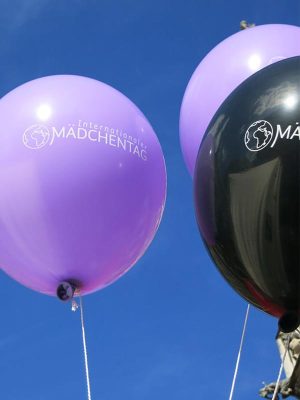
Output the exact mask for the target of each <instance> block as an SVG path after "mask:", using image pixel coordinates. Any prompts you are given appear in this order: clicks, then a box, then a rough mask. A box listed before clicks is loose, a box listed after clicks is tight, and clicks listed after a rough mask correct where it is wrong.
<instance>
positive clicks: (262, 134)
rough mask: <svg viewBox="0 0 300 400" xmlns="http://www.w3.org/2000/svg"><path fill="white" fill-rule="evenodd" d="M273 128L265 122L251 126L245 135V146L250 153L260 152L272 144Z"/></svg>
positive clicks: (261, 121)
mask: <svg viewBox="0 0 300 400" xmlns="http://www.w3.org/2000/svg"><path fill="white" fill-rule="evenodd" d="M272 137H273V127H272V125H271V124H270V122H268V121H265V120H260V121H256V122H254V123H253V124H251V125H250V126H249V128H248V129H247V132H246V134H245V138H244V140H245V145H246V147H247V149H248V150H250V151H260V150H262V149H264V148H265V147H266V146H268V144H269V143H270V142H271V140H272Z"/></svg>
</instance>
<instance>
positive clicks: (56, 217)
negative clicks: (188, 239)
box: [0, 75, 166, 295]
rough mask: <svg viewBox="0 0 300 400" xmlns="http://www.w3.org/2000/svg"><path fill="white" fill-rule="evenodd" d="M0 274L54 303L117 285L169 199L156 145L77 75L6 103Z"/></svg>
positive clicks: (1, 138)
mask: <svg viewBox="0 0 300 400" xmlns="http://www.w3.org/2000/svg"><path fill="white" fill-rule="evenodd" d="M0 119H1V131H0V186H1V193H0V265H1V267H2V269H3V270H4V271H5V272H6V273H7V274H9V275H10V276H11V277H12V278H14V279H16V280H17V281H19V282H20V283H22V284H23V285H25V286H27V287H29V288H31V289H34V290H37V291H39V292H42V293H45V294H49V295H55V294H56V289H57V287H58V285H59V284H60V283H61V282H63V281H67V282H72V283H75V285H77V286H78V287H80V290H81V293H82V294H86V293H90V292H93V291H95V290H98V289H101V288H103V287H104V286H106V285H108V284H110V283H112V282H113V281H115V280H116V279H118V278H119V277H120V276H121V275H123V274H124V273H125V272H126V271H127V270H128V269H129V268H131V267H132V266H133V265H134V264H135V263H136V261H137V260H138V259H139V258H140V257H141V256H142V255H143V253H144V252H145V250H146V249H147V247H148V246H149V244H150V243H151V241H152V239H153V237H154V235H155V233H156V230H157V229H158V226H159V223H160V220H161V217H162V213H163V209H164V204H165V197H166V170H165V163H164V157H163V153H162V150H161V147H160V144H159V141H158V139H157V137H156V135H155V133H154V131H153V129H152V127H151V126H150V124H149V122H148V121H147V119H146V118H145V116H144V115H143V114H142V112H141V111H140V110H139V109H138V108H137V107H136V106H135V105H134V104H133V103H132V102H131V101H130V100H129V99H128V98H127V97H125V96H124V95H123V94H121V93H120V92H118V91H117V90H115V89H113V88H112V87H110V86H108V85H106V84H104V83H101V82H98V81H96V80H94V79H89V78H85V77H80V76H69V75H58V76H49V77H45V78H41V79H36V80H34V81H31V82H28V83H26V84H24V85H22V86H20V87H18V88H17V89H15V90H13V91H11V92H10V93H8V94H7V95H6V96H5V97H3V98H2V99H1V100H0Z"/></svg>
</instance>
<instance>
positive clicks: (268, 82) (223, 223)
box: [195, 57, 300, 329]
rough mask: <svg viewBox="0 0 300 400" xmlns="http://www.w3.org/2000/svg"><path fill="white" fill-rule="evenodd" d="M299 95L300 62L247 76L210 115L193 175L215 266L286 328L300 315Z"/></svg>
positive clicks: (295, 59) (284, 63)
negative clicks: (211, 115) (209, 121)
mask: <svg viewBox="0 0 300 400" xmlns="http://www.w3.org/2000/svg"><path fill="white" fill-rule="evenodd" d="M299 94H300V57H293V58H289V59H286V60H283V61H279V62H278V63H275V64H273V65H271V66H269V67H267V68H264V69H262V70H261V71H259V72H257V73H256V74H254V75H253V76H251V77H250V78H248V79H247V80H246V81H245V82H244V83H242V84H241V85H240V86H239V87H238V88H237V89H236V90H235V91H234V92H233V93H232V94H231V95H230V96H229V97H228V98H227V99H226V101H225V102H224V103H223V105H222V106H221V107H220V108H219V110H218V112H217V114H216V115H215V117H214V118H213V120H212V122H211V124H210V126H209V128H208V130H207V133H206V136H205V137H204V139H203V142H202V145H201V147H200V151H199V155H198V158H197V164H196V171H195V207H196V215H197V221H198V225H199V228H200V231H201V233H202V236H203V239H204V241H205V243H206V245H207V247H208V250H209V252H210V254H211V256H212V258H213V260H214V261H215V263H216V265H217V267H218V268H219V270H220V271H221V273H222V274H223V276H224V277H225V279H227V281H228V282H229V283H230V284H231V285H232V286H233V287H234V288H235V289H236V290H237V292H238V293H239V294H241V295H242V296H243V297H244V298H245V299H247V300H248V301H249V302H251V303H252V304H254V305H255V306H257V307H259V308H261V309H263V310H264V311H266V312H268V313H270V314H272V315H275V316H277V317H281V316H283V318H282V324H283V325H286V326H288V325H289V324H292V321H295V320H296V321H299V315H300V258H299V257H300V252H299V243H300V214H299V211H300V184H299V182H300V125H299V123H300V102H299ZM220 122H221V123H220ZM208 171H210V172H209V173H208ZM289 326H290V325H289ZM286 329H289V328H286Z"/></svg>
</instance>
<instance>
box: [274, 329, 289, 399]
mask: <svg viewBox="0 0 300 400" xmlns="http://www.w3.org/2000/svg"><path fill="white" fill-rule="evenodd" d="M290 339H291V335H290V334H288V335H287V338H286V346H285V352H284V355H283V357H282V360H281V365H280V368H279V373H278V377H277V381H276V386H275V389H274V393H273V397H272V400H276V399H277V394H278V389H279V384H280V378H281V374H282V370H283V365H284V361H285V357H286V355H287V352H288V349H289V344H290Z"/></svg>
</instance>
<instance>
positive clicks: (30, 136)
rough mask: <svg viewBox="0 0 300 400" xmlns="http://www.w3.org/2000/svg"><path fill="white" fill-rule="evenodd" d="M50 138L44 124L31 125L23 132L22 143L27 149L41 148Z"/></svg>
mask: <svg viewBox="0 0 300 400" xmlns="http://www.w3.org/2000/svg"><path fill="white" fill-rule="evenodd" d="M49 138H50V132H49V129H48V128H47V127H46V126H44V125H32V126H31V127H29V128H28V129H26V131H25V132H24V134H23V143H24V145H25V146H26V147H28V148H29V149H41V148H42V147H44V146H45V145H46V144H47V143H48V141H49Z"/></svg>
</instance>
